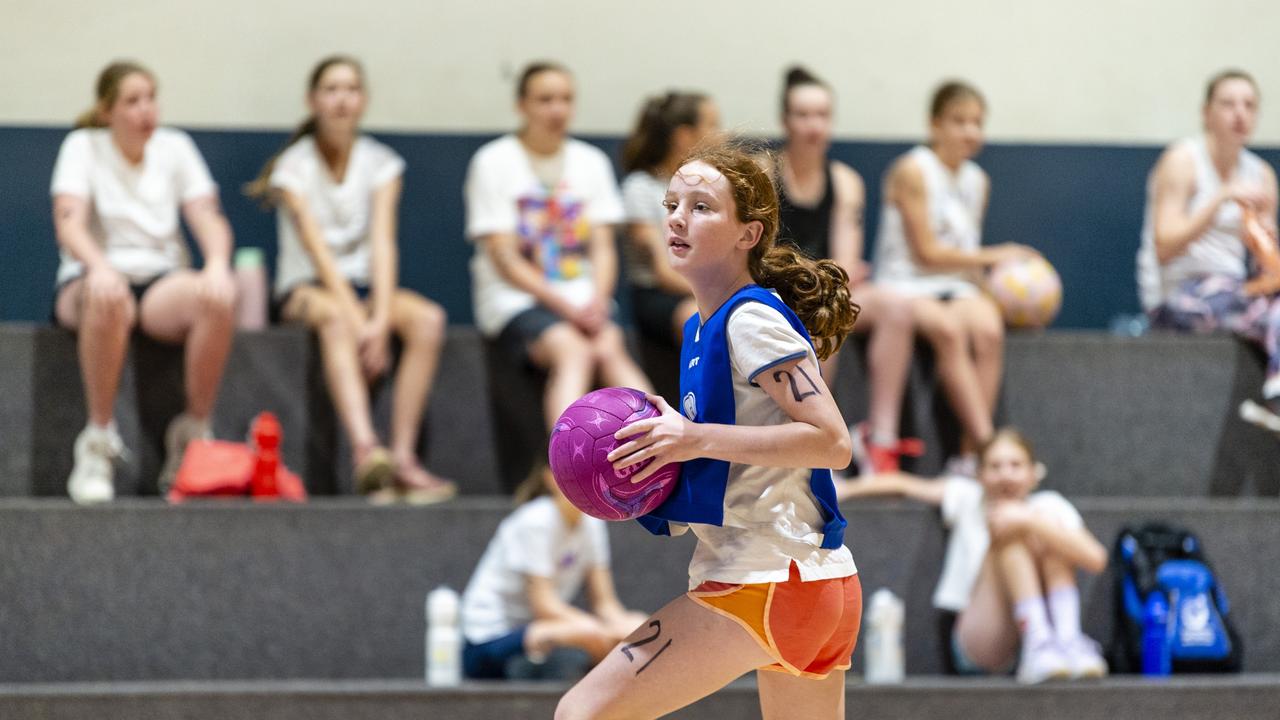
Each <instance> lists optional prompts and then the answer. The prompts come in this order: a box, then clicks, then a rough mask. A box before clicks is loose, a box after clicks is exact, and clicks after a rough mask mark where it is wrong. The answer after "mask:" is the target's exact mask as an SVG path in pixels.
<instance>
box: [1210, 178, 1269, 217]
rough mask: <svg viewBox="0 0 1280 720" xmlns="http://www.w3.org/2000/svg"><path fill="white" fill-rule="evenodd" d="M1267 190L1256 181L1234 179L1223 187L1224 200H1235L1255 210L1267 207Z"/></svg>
mask: <svg viewBox="0 0 1280 720" xmlns="http://www.w3.org/2000/svg"><path fill="white" fill-rule="evenodd" d="M1268 199H1269V198H1268V197H1267V192H1266V191H1265V190H1263V189H1262V187H1261V186H1259V185H1257V184H1256V183H1248V182H1244V181H1241V180H1233V181H1231V182H1230V183H1228V184H1226V185H1224V186H1223V187H1222V200H1223V202H1226V201H1228V200H1234V201H1235V202H1238V203H1240V204H1241V205H1244V206H1247V207H1251V208H1254V209H1255V210H1256V209H1258V208H1261V207H1265V206H1266V205H1267V201H1268Z"/></svg>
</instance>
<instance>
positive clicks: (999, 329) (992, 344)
mask: <svg viewBox="0 0 1280 720" xmlns="http://www.w3.org/2000/svg"><path fill="white" fill-rule="evenodd" d="M952 304H953V305H954V306H955V310H956V314H957V315H959V317H960V320H961V322H962V323H963V324H964V326H965V328H966V329H967V332H968V335H969V339H970V341H971V342H972V344H973V362H974V366H975V368H976V369H977V374H978V385H979V386H980V387H981V388H982V397H983V399H984V400H986V402H987V414H988V415H989V416H990V415H994V414H995V409H996V401H997V400H998V399H999V397H1000V380H1001V377H1002V376H1003V375H1004V319H1003V318H1002V317H1001V316H1000V310H999V308H997V307H996V305H995V303H993V302H991V300H989V299H987V298H986V297H975V298H965V299H963V300H956V301H955V302H954V303H952ZM975 439H977V440H981V439H982V438H975Z"/></svg>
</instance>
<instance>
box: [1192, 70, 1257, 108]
mask: <svg viewBox="0 0 1280 720" xmlns="http://www.w3.org/2000/svg"><path fill="white" fill-rule="evenodd" d="M1228 80H1244V81H1245V82H1247V83H1249V84H1250V85H1252V86H1253V94H1254V95H1260V94H1261V93H1259V92H1258V81H1257V80H1254V79H1253V76H1252V75H1250V74H1249V73H1247V72H1245V71H1244V70H1241V69H1240V68H1227V69H1226V70H1223V71H1221V72H1219V73H1217V74H1216V75H1214V76H1213V77H1211V78H1209V84H1208V85H1206V86H1205V89H1204V104H1205V105H1208V104H1209V103H1211V102H1213V94H1214V93H1216V92H1218V86H1219V85H1221V84H1222V83H1224V82H1226V81H1228Z"/></svg>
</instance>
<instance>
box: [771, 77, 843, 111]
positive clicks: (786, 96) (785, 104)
mask: <svg viewBox="0 0 1280 720" xmlns="http://www.w3.org/2000/svg"><path fill="white" fill-rule="evenodd" d="M805 85H815V86H817V87H820V88H822V89H823V90H826V91H827V94H828V95H833V94H834V93H832V91H831V86H830V85H828V84H827V83H825V82H823V80H822V79H821V78H819V77H818V76H817V75H814V74H813V73H811V72H809V70H808V68H805V67H804V66H802V65H793V66H791V67H790V68H789V69H788V70H787V72H786V74H785V75H784V76H783V78H782V115H783V116H784V117H785V116H786V114H787V113H789V112H791V91H792V90H793V89H795V88H798V87H804V86H805Z"/></svg>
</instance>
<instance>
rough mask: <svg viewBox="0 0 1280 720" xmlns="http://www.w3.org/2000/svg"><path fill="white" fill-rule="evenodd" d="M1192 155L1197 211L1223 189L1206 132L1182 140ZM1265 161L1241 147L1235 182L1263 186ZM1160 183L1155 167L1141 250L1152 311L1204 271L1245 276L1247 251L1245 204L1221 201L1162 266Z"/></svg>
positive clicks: (1145, 299) (1142, 284)
mask: <svg viewBox="0 0 1280 720" xmlns="http://www.w3.org/2000/svg"><path fill="white" fill-rule="evenodd" d="M1179 144H1180V145H1181V146H1182V147H1183V148H1186V149H1187V150H1189V151H1190V153H1191V158H1192V162H1193V164H1194V166H1195V190H1194V192H1193V193H1192V195H1191V198H1190V199H1189V200H1188V201H1187V212H1188V213H1194V212H1196V211H1197V210H1199V209H1200V208H1202V207H1204V206H1205V205H1208V204H1209V203H1210V202H1213V199H1214V196H1216V195H1217V194H1218V190H1219V189H1220V188H1221V187H1222V178H1221V177H1220V176H1219V175H1218V171H1217V169H1216V168H1215V167H1214V166H1213V161H1212V160H1211V159H1210V158H1209V150H1208V148H1207V147H1206V145H1205V141H1204V136H1203V135H1199V136H1196V137H1193V138H1187V139H1185V140H1182V141H1181V142H1180V143H1179ZM1263 163H1264V161H1263V159H1262V158H1260V157H1258V156H1257V155H1255V154H1253V153H1252V152H1249V151H1248V150H1245V149H1243V148H1241V150H1240V156H1239V158H1238V159H1237V160H1236V169H1235V174H1234V175H1232V176H1231V180H1232V181H1240V182H1246V183H1252V184H1253V185H1254V186H1256V187H1262V185H1263V183H1264V182H1266V170H1265V169H1264V164H1263ZM1155 207H1156V184H1155V171H1154V170H1153V171H1152V172H1151V175H1150V176H1149V177H1148V178H1147V207H1146V211H1145V213H1144V214H1143V220H1142V241H1141V245H1140V247H1139V248H1138V266H1137V267H1138V295H1139V299H1140V300H1141V301H1142V308H1143V309H1144V310H1147V311H1151V310H1154V309H1156V308H1157V307H1159V306H1160V305H1161V304H1162V303H1163V302H1165V301H1166V300H1168V299H1169V296H1170V295H1171V294H1172V293H1173V292H1174V291H1175V290H1177V289H1178V285H1180V284H1181V283H1182V282H1184V281H1186V280H1187V279H1189V278H1193V277H1199V276H1203V275H1226V276H1228V277H1233V278H1239V279H1244V277H1245V270H1246V264H1247V262H1248V253H1247V252H1246V251H1245V247H1244V242H1243V241H1242V240H1241V239H1240V233H1241V223H1242V222H1243V213H1242V212H1241V210H1240V204H1239V203H1234V202H1226V203H1222V205H1220V206H1219V207H1218V212H1216V213H1215V214H1214V216H1213V222H1212V223H1210V224H1209V228H1208V229H1207V230H1205V231H1204V234H1203V235H1201V236H1200V237H1198V238H1196V239H1195V240H1194V241H1193V242H1192V243H1191V244H1190V245H1188V246H1187V247H1186V249H1185V250H1183V251H1182V254H1181V255H1178V256H1177V257H1175V258H1173V259H1172V260H1170V261H1169V262H1167V263H1165V264H1163V265H1161V264H1160V262H1159V259H1158V258H1157V256H1156V224H1155Z"/></svg>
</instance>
